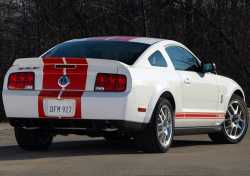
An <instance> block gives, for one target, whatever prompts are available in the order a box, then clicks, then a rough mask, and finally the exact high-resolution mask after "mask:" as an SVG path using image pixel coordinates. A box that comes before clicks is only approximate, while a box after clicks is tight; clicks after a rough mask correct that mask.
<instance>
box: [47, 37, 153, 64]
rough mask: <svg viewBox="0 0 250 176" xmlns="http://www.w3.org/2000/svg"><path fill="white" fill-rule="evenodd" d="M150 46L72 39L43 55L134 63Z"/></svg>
mask: <svg viewBox="0 0 250 176" xmlns="http://www.w3.org/2000/svg"><path fill="white" fill-rule="evenodd" d="M148 47H149V45H148V44H143V43H133V42H124V41H70V42H65V43H61V44H59V45H57V46H55V47H54V48H53V49H52V50H50V51H49V52H48V53H46V54H45V55H43V57H74V58H79V57H85V58H96V59H109V60H117V61H120V62H123V63H125V64H128V65H132V64H133V63H134V62H135V61H136V60H137V58H138V57H139V56H140V55H141V54H142V53H143V52H144V51H145V50H146V49H147V48H148Z"/></svg>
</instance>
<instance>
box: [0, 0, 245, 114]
mask: <svg viewBox="0 0 250 176" xmlns="http://www.w3.org/2000/svg"><path fill="white" fill-rule="evenodd" d="M249 21H250V1H249V0H219V1H218V0H74V1H70V0H53V1H52V0H42V1H41V0H0V70H1V71H0V80H1V83H2V82H3V76H4V73H5V71H6V70H7V68H8V67H9V66H10V65H11V64H12V62H13V61H14V60H15V59H16V58H21V57H34V56H39V55H40V54H41V53H43V52H44V51H46V50H47V49H49V48H50V47H52V46H54V45H55V44H57V43H59V42H63V41H65V40H69V39H73V38H83V37H87V36H103V35H133V36H134V35H135V36H149V37H160V38H166V39H173V40H177V41H180V42H182V43H184V44H185V45H187V46H188V47H189V48H190V49H191V50H193V51H194V52H195V53H196V54H197V55H198V56H199V57H200V59H201V60H202V61H204V62H209V61H214V62H215V63H216V64H217V68H218V72H219V74H222V75H225V76H229V77H231V78H233V79H235V80H236V81H237V82H239V83H240V85H241V86H242V87H243V88H244V90H245V92H246V95H249V94H250V79H249V73H250V68H249V66H250V60H249V56H250V23H249ZM1 88H2V86H1ZM249 97H250V96H249ZM247 100H248V102H250V98H248V96H247ZM1 112H3V111H1Z"/></svg>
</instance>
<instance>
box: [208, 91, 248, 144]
mask: <svg viewBox="0 0 250 176" xmlns="http://www.w3.org/2000/svg"><path fill="white" fill-rule="evenodd" d="M237 105H238V110H237ZM232 108H234V110H235V111H233V109H232ZM236 110H237V112H238V113H236ZM240 112H241V113H240ZM235 113H236V114H235ZM225 118H226V119H225V121H224V123H223V124H222V130H221V131H220V132H218V133H211V134H208V136H209V137H210V139H211V140H212V141H213V142H214V143H217V144H236V143H239V142H240V141H241V140H242V139H243V138H244V136H245V134H246V132H247V128H248V121H249V114H248V109H247V105H246V103H245V101H244V100H243V98H242V97H240V96H238V95H233V96H232V98H231V100H230V102H229V104H228V108H227V113H226V117H225ZM234 134H235V135H234Z"/></svg>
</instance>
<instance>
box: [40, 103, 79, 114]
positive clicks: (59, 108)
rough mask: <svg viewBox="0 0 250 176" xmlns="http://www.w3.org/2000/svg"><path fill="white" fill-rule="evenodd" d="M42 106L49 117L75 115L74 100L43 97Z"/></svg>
mask: <svg viewBox="0 0 250 176" xmlns="http://www.w3.org/2000/svg"><path fill="white" fill-rule="evenodd" d="M43 108H44V112H45V115H46V116H49V117H73V116H74V115H75V100H71V99H67V100H65V99H64V100H56V99H45V100H44V102H43Z"/></svg>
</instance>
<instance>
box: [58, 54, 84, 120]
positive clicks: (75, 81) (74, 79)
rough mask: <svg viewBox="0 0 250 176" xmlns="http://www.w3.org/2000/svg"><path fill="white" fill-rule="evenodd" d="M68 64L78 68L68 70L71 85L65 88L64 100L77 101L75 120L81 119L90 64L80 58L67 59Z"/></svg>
mask: <svg viewBox="0 0 250 176" xmlns="http://www.w3.org/2000/svg"><path fill="white" fill-rule="evenodd" d="M66 63H67V64H73V65H74V64H75V65H76V68H75V69H67V70H66V75H67V76H68V77H69V80H70V84H69V86H67V87H66V88H65V91H64V92H63V94H62V98H68V99H74V100H75V101H76V113H75V116H74V118H76V119H80V118H81V114H82V106H81V97H82V96H83V94H84V91H85V87H86V81H87V71H88V63H87V60H86V59H79V58H66ZM70 90H77V91H70Z"/></svg>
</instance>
